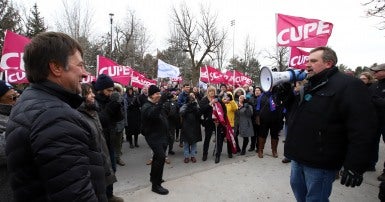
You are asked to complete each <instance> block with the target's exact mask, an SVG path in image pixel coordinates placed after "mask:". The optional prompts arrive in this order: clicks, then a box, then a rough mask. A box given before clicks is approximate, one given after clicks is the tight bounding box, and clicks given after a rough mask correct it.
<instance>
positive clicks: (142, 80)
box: [131, 70, 157, 88]
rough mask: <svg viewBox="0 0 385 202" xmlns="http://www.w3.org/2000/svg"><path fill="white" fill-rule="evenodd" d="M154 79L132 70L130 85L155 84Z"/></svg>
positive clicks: (140, 86)
mask: <svg viewBox="0 0 385 202" xmlns="http://www.w3.org/2000/svg"><path fill="white" fill-rule="evenodd" d="M156 83H157V82H156V80H152V79H148V78H146V77H145V76H144V75H143V74H141V73H139V72H137V71H134V70H132V77H131V85H132V86H133V87H137V88H143V87H144V86H150V85H156Z"/></svg>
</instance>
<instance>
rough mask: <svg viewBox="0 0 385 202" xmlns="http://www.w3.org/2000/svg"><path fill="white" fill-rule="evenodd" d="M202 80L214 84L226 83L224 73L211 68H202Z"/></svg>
mask: <svg viewBox="0 0 385 202" xmlns="http://www.w3.org/2000/svg"><path fill="white" fill-rule="evenodd" d="M200 80H201V81H203V82H205V83H212V84H219V83H223V82H225V79H224V77H223V74H222V72H221V71H220V70H217V69H215V68H214V67H210V66H205V67H201V68H200Z"/></svg>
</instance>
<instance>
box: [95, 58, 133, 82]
mask: <svg viewBox="0 0 385 202" xmlns="http://www.w3.org/2000/svg"><path fill="white" fill-rule="evenodd" d="M97 60H98V63H97V72H98V75H100V74H106V75H108V76H110V77H111V79H112V80H113V81H115V82H118V83H120V84H122V85H127V84H129V82H130V78H131V74H132V71H133V70H132V68H131V67H129V66H122V65H119V64H117V63H116V62H114V61H112V60H111V59H109V58H106V57H103V56H100V55H98V58H97Z"/></svg>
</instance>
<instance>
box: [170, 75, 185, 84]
mask: <svg viewBox="0 0 385 202" xmlns="http://www.w3.org/2000/svg"><path fill="white" fill-rule="evenodd" d="M170 80H171V82H178V83H182V81H183V78H182V77H181V76H178V77H175V78H170Z"/></svg>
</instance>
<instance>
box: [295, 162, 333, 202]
mask: <svg viewBox="0 0 385 202" xmlns="http://www.w3.org/2000/svg"><path fill="white" fill-rule="evenodd" d="M336 173H337V170H325V169H319V168H312V167H308V166H305V165H303V164H300V163H298V162H296V161H292V162H291V174H290V185H291V189H292V190H293V193H294V196H295V198H296V200H297V201H298V202H305V201H329V196H330V194H331V192H332V186H333V182H334V180H335V177H336Z"/></svg>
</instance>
